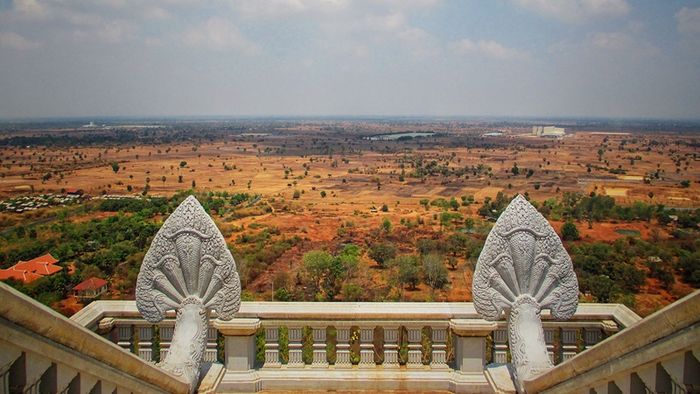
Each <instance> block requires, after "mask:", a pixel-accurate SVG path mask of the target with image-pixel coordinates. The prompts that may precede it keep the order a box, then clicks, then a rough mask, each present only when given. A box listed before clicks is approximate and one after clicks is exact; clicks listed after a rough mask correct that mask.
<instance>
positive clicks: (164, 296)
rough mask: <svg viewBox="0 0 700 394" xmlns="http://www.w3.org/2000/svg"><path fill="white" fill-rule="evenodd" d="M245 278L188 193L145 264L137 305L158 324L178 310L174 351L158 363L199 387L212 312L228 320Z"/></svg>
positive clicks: (236, 307) (221, 238)
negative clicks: (241, 276) (166, 315)
mask: <svg viewBox="0 0 700 394" xmlns="http://www.w3.org/2000/svg"><path fill="white" fill-rule="evenodd" d="M240 302H241V282H240V280H239V278H238V273H237V272H236V263H235V262H234V260H233V256H231V252H230V251H229V250H228V247H227V246H226V242H225V241H224V237H223V236H222V235H221V232H219V230H218V229H217V228H216V225H215V224H214V221H212V220H211V218H210V217H209V215H207V213H206V212H205V211H204V209H203V208H202V206H201V205H200V204H199V202H198V201H197V199H196V198H194V197H193V196H189V197H187V199H185V201H183V202H182V203H181V204H180V206H178V207H177V209H175V212H173V213H172V215H170V217H168V219H167V220H166V221H165V223H163V227H161V229H160V230H158V233H157V234H156V236H155V238H154V239H153V242H152V243H151V247H150V248H149V249H148V252H147V253H146V256H145V257H144V259H143V263H142V264H141V271H140V272H139V276H138V280H137V282H136V306H137V307H138V309H139V312H141V314H142V315H143V317H144V318H145V319H146V320H148V321H149V322H152V323H157V322H159V321H161V320H162V319H163V318H164V317H165V313H166V312H168V311H171V310H174V311H176V312H177V319H176V321H175V331H174V333H173V339H172V342H171V345H170V351H169V352H168V355H167V356H166V358H165V360H163V361H162V362H161V363H160V364H159V365H160V366H161V367H162V368H163V369H165V370H168V371H170V372H172V373H174V374H175V375H177V376H182V377H183V378H184V379H185V380H186V381H187V382H189V383H190V389H191V391H194V390H195V389H196V387H197V383H198V380H199V368H200V364H201V362H202V357H203V356H204V352H205V349H206V336H207V329H208V326H209V311H210V310H211V309H214V310H216V312H217V313H218V316H219V318H220V319H222V320H230V319H231V318H233V314H234V313H236V312H237V311H238V308H239V306H240Z"/></svg>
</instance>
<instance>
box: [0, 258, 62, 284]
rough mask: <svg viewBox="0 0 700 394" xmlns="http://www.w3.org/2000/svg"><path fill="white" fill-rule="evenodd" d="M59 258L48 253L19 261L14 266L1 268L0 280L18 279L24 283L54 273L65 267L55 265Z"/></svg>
mask: <svg viewBox="0 0 700 394" xmlns="http://www.w3.org/2000/svg"><path fill="white" fill-rule="evenodd" d="M56 263H58V260H56V258H54V257H53V256H51V254H50V253H47V254H45V255H43V256H39V257H36V258H33V259H31V260H29V261H21V260H20V261H19V262H18V263H17V264H15V265H13V266H12V267H10V268H8V269H5V270H0V280H6V279H16V280H21V281H22V282H24V283H29V282H33V281H35V280H37V279H39V278H41V277H42V276H45V275H53V274H55V273H56V272H58V271H60V270H62V269H63V267H61V266H58V265H55V264H56Z"/></svg>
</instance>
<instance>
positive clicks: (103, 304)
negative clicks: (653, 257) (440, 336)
mask: <svg viewBox="0 0 700 394" xmlns="http://www.w3.org/2000/svg"><path fill="white" fill-rule="evenodd" d="M173 316H174V314H173ZM214 316H215V314H214ZM103 317H124V318H129V317H132V318H133V317H140V314H139V313H138V310H137V309H136V304H135V302H134V301H95V302H93V303H91V304H90V305H88V306H87V307H86V308H84V309H83V310H81V311H80V312H78V313H76V314H75V315H73V317H71V320H73V321H75V322H76V323H78V324H80V325H82V326H84V327H90V328H93V327H95V326H96V325H97V324H98V323H99V321H100V320H101V319H102V318H103ZM236 318H258V319H263V320H306V321H309V320H315V321H323V320H365V321H366V320H389V321H397V320H398V321H410V320H423V321H425V320H449V319H479V320H481V317H480V316H479V315H478V314H477V313H476V310H475V309H474V304H472V303H471V302H266V301H247V302H242V303H241V308H240V310H239V312H238V313H237V314H236ZM542 318H543V320H545V321H547V320H551V317H550V315H549V313H547V312H544V313H543V314H542ZM573 320H587V321H592V320H597V321H600V320H614V321H615V322H616V323H617V324H618V325H620V326H621V327H628V326H630V325H632V324H634V323H636V322H637V321H639V320H640V317H639V316H637V315H636V314H635V313H634V312H632V311H631V310H630V309H629V308H627V307H626V306H624V305H621V304H579V306H578V309H577V310H576V314H575V315H574V318H573Z"/></svg>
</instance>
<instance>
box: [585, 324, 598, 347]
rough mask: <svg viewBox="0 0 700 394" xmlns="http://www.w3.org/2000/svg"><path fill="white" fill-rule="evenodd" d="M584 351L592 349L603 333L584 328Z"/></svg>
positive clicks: (594, 329)
mask: <svg viewBox="0 0 700 394" xmlns="http://www.w3.org/2000/svg"><path fill="white" fill-rule="evenodd" d="M583 330H584V335H585V337H584V338H585V341H586V349H589V348H591V347H593V346H594V345H595V344H597V343H598V342H600V341H601V339H602V338H603V331H602V330H601V329H600V328H584V329H583Z"/></svg>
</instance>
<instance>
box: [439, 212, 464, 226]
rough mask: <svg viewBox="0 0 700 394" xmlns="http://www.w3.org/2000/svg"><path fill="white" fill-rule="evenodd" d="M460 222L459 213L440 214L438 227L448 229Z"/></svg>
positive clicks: (460, 216)
mask: <svg viewBox="0 0 700 394" xmlns="http://www.w3.org/2000/svg"><path fill="white" fill-rule="evenodd" d="M460 220H462V215H461V214H460V213H459V212H440V225H441V226H444V227H448V226H450V225H452V223H453V222H455V221H460Z"/></svg>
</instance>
